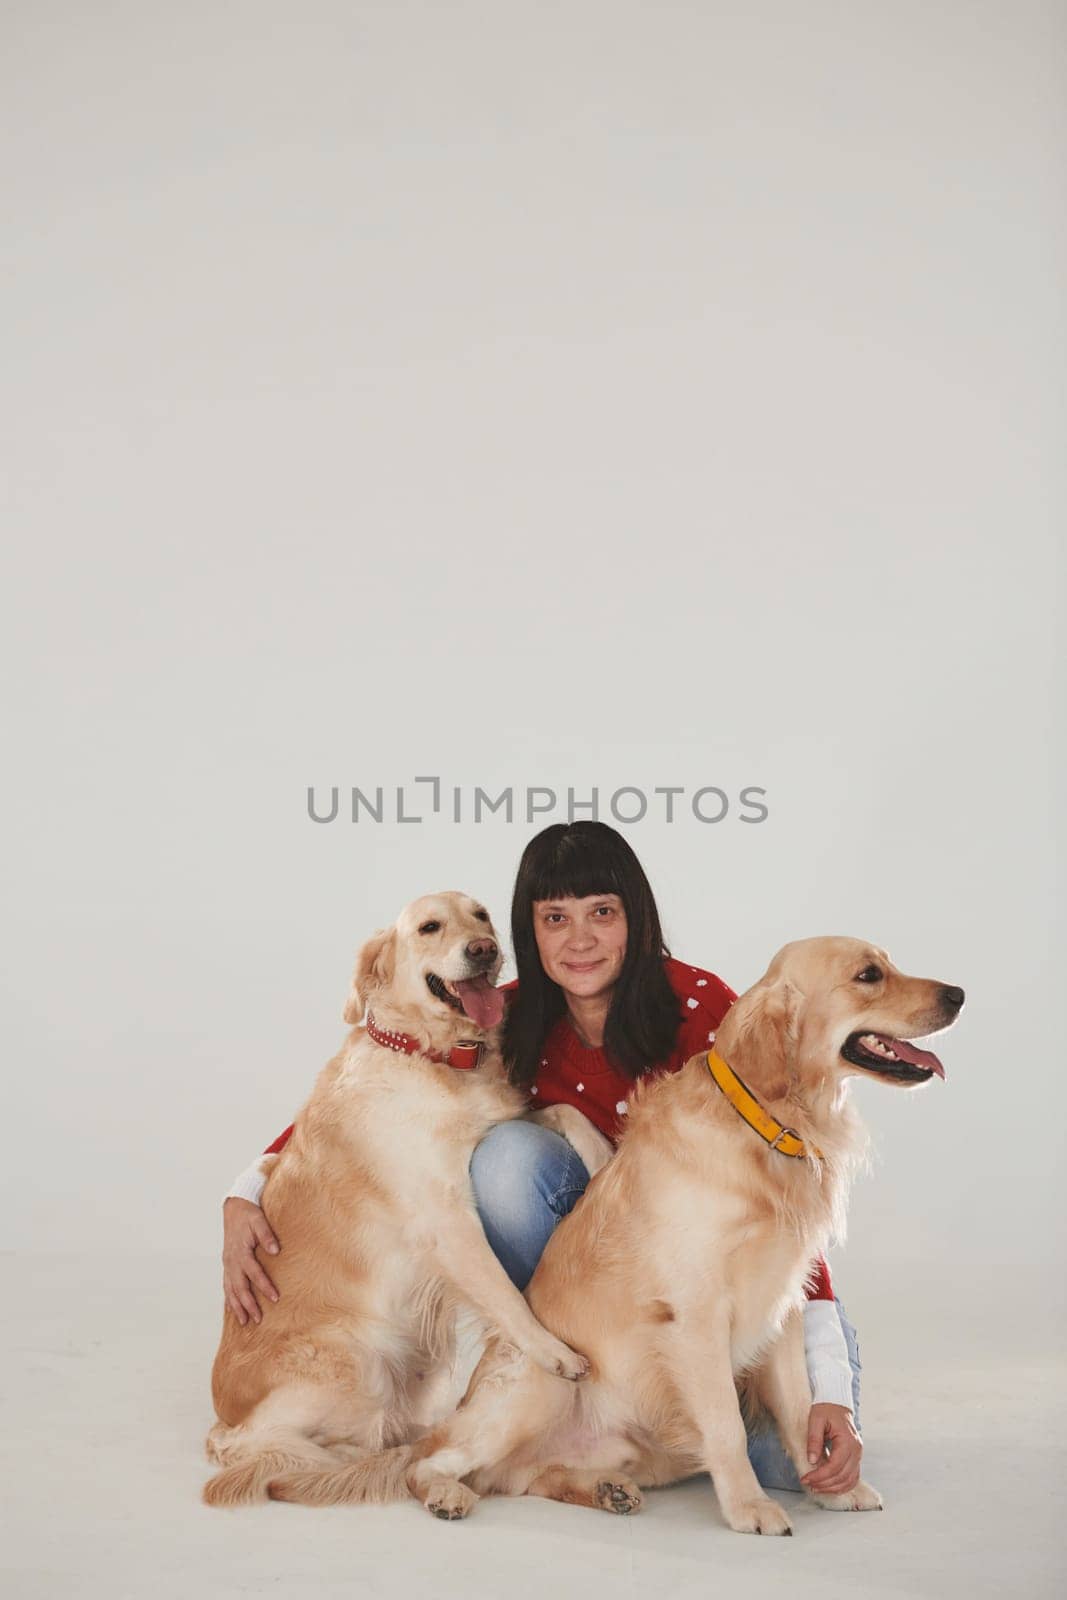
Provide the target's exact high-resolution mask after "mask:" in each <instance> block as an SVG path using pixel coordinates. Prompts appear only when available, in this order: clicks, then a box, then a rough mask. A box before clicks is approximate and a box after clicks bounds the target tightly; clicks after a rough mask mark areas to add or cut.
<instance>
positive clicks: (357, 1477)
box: [269, 1444, 411, 1506]
mask: <svg viewBox="0 0 1067 1600" xmlns="http://www.w3.org/2000/svg"><path fill="white" fill-rule="evenodd" d="M410 1461H411V1446H410V1445H407V1444H400V1445H395V1446H394V1447H393V1448H392V1449H391V1450H382V1451H380V1452H379V1453H378V1454H377V1455H369V1456H365V1457H364V1458H363V1460H362V1461H353V1462H351V1463H350V1464H348V1465H346V1466H343V1467H322V1466H318V1467H313V1466H310V1465H301V1466H297V1467H290V1468H288V1469H287V1470H285V1471H283V1472H280V1473H274V1474H272V1475H271V1476H270V1478H269V1493H270V1498H271V1499H272V1500H289V1501H292V1502H294V1503H296V1504H297V1505H302V1506H342V1505H344V1506H358V1505H383V1504H385V1503H386V1502H388V1501H391V1500H406V1499H407V1497H408V1488H407V1482H406V1473H407V1469H408V1465H409V1463H410Z"/></svg>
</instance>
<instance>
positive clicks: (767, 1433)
mask: <svg viewBox="0 0 1067 1600" xmlns="http://www.w3.org/2000/svg"><path fill="white" fill-rule="evenodd" d="M588 1182H589V1174H588V1172H587V1171H586V1170H585V1167H584V1165H583V1163H582V1162H581V1161H580V1160H579V1159H578V1157H577V1155H576V1154H575V1152H574V1150H573V1149H572V1148H571V1146H570V1145H569V1144H568V1143H567V1141H566V1139H562V1138H561V1137H560V1135H559V1134H558V1133H552V1132H551V1131H550V1130H549V1129H548V1128H539V1127H538V1126H537V1124H536V1123H535V1122H501V1123H499V1124H498V1125H497V1126H496V1127H495V1128H492V1129H491V1130H490V1131H489V1133H487V1134H486V1136H485V1138H484V1139H483V1140H482V1141H481V1143H480V1144H479V1145H478V1146H477V1147H476V1149H475V1151H474V1155H473V1156H472V1157H471V1183H472V1185H473V1187H474V1199H475V1203H476V1205H477V1207H478V1215H479V1216H480V1218H481V1220H482V1227H483V1228H484V1229H485V1236H486V1238H487V1239H488V1240H489V1243H490V1245H491V1247H492V1250H493V1254H494V1255H495V1256H496V1258H497V1260H498V1261H499V1262H500V1264H501V1266H502V1267H503V1268H504V1271H505V1272H506V1273H507V1275H508V1277H509V1278H510V1279H511V1281H512V1283H513V1284H515V1286H516V1288H518V1289H525V1287H526V1285H527V1284H528V1283H529V1281H530V1279H531V1278H532V1277H533V1273H534V1268H535V1267H536V1266H537V1263H538V1262H539V1261H540V1259H541V1252H542V1251H543V1250H544V1248H545V1245H546V1244H547V1243H548V1241H549V1238H550V1237H551V1235H552V1232H553V1230H554V1229H555V1228H556V1227H557V1226H558V1224H559V1223H560V1222H562V1220H563V1218H564V1217H565V1216H566V1215H567V1213H568V1211H571V1210H573V1208H574V1206H575V1205H576V1204H577V1202H578V1201H579V1200H580V1199H581V1197H582V1195H583V1193H584V1192H585V1186H586V1184H587V1183H588ZM836 1305H837V1312H838V1315H839V1317H840V1318H841V1328H842V1331H843V1332H844V1335H845V1343H846V1345H847V1346H848V1359H849V1364H850V1365H851V1367H852V1409H853V1415H854V1418H855V1423H856V1428H857V1430H858V1429H859V1425H860V1353H859V1345H858V1343H857V1340H856V1330H855V1328H854V1327H853V1326H852V1324H851V1322H849V1320H848V1318H847V1317H846V1316H845V1313H844V1310H843V1308H842V1305H841V1302H840V1300H837V1301H836ZM748 1458H749V1460H750V1461H751V1463H752V1466H753V1470H754V1471H755V1474H756V1477H757V1478H758V1479H759V1481H760V1483H762V1484H763V1486H764V1488H765V1489H794V1490H798V1491H799V1490H801V1483H800V1480H799V1478H798V1477H797V1473H796V1470H795V1468H794V1466H793V1463H792V1461H790V1459H789V1457H788V1456H787V1454H786V1452H785V1449H784V1447H783V1445H782V1442H781V1440H780V1439H779V1437H778V1432H777V1429H776V1428H775V1427H774V1425H773V1424H772V1423H770V1422H769V1419H768V1424H767V1426H766V1427H765V1428H764V1429H761V1431H760V1432H759V1433H756V1434H750V1435H749V1441H748Z"/></svg>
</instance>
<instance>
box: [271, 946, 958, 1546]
mask: <svg viewBox="0 0 1067 1600" xmlns="http://www.w3.org/2000/svg"><path fill="white" fill-rule="evenodd" d="M963 1000H964V995H963V990H962V989H959V988H957V987H955V986H954V985H950V984H945V983H941V982H938V981H936V980H933V979H925V978H912V977H907V976H905V975H904V974H903V973H902V972H900V971H899V970H898V969H897V968H896V967H895V966H894V965H893V963H892V962H891V961H890V959H889V957H888V955H887V954H886V953H885V951H884V950H880V949H878V948H876V947H874V946H872V945H869V944H867V943H865V942H863V941H861V940H857V939H846V938H825V939H806V940H802V941H798V942H797V943H794V944H790V945H787V946H786V947H785V948H784V949H783V950H781V951H780V952H779V953H778V955H777V956H775V958H774V960H773V961H772V963H771V965H770V967H769V969H768V971H767V973H766V974H765V975H764V977H763V978H762V979H761V980H760V981H759V983H757V984H756V985H755V986H754V987H753V988H752V989H750V990H748V992H747V993H746V994H744V995H742V996H741V998H740V999H739V1000H738V1001H737V1002H736V1003H735V1004H734V1006H733V1007H732V1008H731V1010H730V1011H729V1013H728V1014H727V1016H726V1018H725V1019H724V1021H723V1023H722V1025H721V1027H720V1029H719V1031H718V1035H717V1038H716V1041H715V1049H714V1050H712V1051H710V1052H706V1053H701V1054H699V1055H696V1056H694V1057H693V1058H692V1059H691V1060H690V1061H689V1062H688V1063H687V1064H686V1066H685V1067H684V1068H683V1069H682V1070H681V1072H679V1073H676V1074H673V1075H668V1076H662V1077H658V1078H654V1079H652V1080H651V1081H647V1080H646V1081H644V1082H642V1083H641V1084H639V1085H638V1087H637V1090H636V1092H635V1094H634V1096H633V1098H632V1100H631V1105H630V1114H629V1117H628V1125H627V1128H626V1132H625V1133H624V1135H623V1138H622V1140H621V1142H620V1145H619V1148H618V1152H617V1154H616V1155H615V1157H614V1159H613V1160H612V1161H610V1162H609V1163H608V1165H607V1166H606V1167H605V1168H604V1169H603V1171H602V1172H601V1173H600V1174H599V1175H598V1176H597V1177H596V1178H595V1179H594V1181H593V1182H592V1183H591V1185H590V1187H589V1189H588V1190H587V1191H586V1195H585V1198H584V1200H583V1201H582V1203H581V1204H580V1205H579V1206H578V1207H577V1208H576V1209H575V1210H574V1211H573V1212H572V1213H571V1215H570V1216H569V1217H567V1218H566V1219H565V1220H564V1222H563V1223H562V1224H561V1225H560V1227H559V1228H558V1229H557V1231H556V1233H555V1235H554V1236H553V1238H552V1239H551V1240H550V1242H549V1245H548V1248H547V1249H546V1250H545V1253H544V1255H543V1257H542V1260H541V1263H540V1265H539V1267H538V1269H537V1271H536V1273H535V1274H534V1277H533V1280H532V1281H531V1283H530V1285H529V1288H528V1290H527V1297H528V1299H529V1302H530V1307H531V1310H532V1311H533V1312H534V1314H535V1315H536V1316H537V1317H538V1319H539V1320H540V1321H541V1322H542V1323H543V1325H544V1326H545V1327H546V1328H549V1329H551V1330H552V1331H553V1332H554V1333H555V1334H556V1336H557V1337H558V1338H560V1339H562V1340H564V1341H565V1342H567V1343H568V1344H570V1345H571V1346H573V1347H574V1348H577V1349H580V1350H581V1351H583V1353H584V1354H585V1355H586V1356H587V1357H588V1359H589V1361H590V1374H589V1377H588V1378H587V1380H586V1381H585V1382H584V1383H583V1384H580V1385H578V1386H574V1385H572V1384H565V1383H563V1382H561V1381H560V1380H559V1379H557V1378H553V1377H552V1376H550V1375H549V1374H548V1373H546V1372H544V1371H543V1370H541V1369H540V1368H538V1367H536V1365H535V1364H534V1363H532V1362H531V1361H530V1360H529V1359H528V1358H526V1357H524V1356H523V1355H522V1354H521V1353H520V1352H519V1351H517V1350H516V1349H515V1347H514V1346H513V1345H511V1344H509V1343H507V1342H506V1341H505V1340H502V1339H495V1340H492V1341H490V1344H489V1346H488V1348H487V1350H486V1353H485V1355H484V1357H483V1359H482V1361H481V1363H480V1365H479V1367H478V1368H477V1370H476V1371H475V1374H474V1376H473V1378H472V1380H471V1385H470V1388H469V1390H468V1393H467V1397H466V1399H465V1401H464V1403H463V1406H462V1407H461V1408H460V1410H459V1411H458V1412H456V1413H455V1415H454V1416H453V1417H451V1418H450V1419H448V1420H447V1421H446V1422H445V1423H443V1424H442V1425H441V1426H440V1427H438V1428H435V1429H434V1430H433V1431H432V1433H431V1434H430V1435H429V1436H428V1437H427V1438H426V1439H424V1440H422V1441H420V1442H419V1443H418V1444H416V1445H415V1446H414V1447H411V1448H410V1452H409V1459H408V1465H407V1468H406V1477H407V1484H408V1488H409V1490H410V1492H411V1493H412V1494H413V1495H415V1496H416V1498H418V1499H419V1500H421V1501H422V1502H423V1504H425V1505H426V1507H427V1508H428V1509H429V1510H430V1511H432V1512H433V1513H434V1515H436V1516H439V1517H443V1518H449V1519H451V1518H455V1517H462V1516H465V1515H466V1514H467V1512H468V1511H470V1509H471V1508H472V1507H473V1505H474V1504H475V1502H476V1501H477V1499H478V1496H479V1494H486V1493H496V1494H534V1495H541V1496H547V1497H549V1498H552V1499H558V1500H565V1501H568V1502H571V1503H576V1504H582V1505H589V1506H595V1507H599V1508H600V1509H602V1510H606V1511H613V1512H617V1513H618V1512H623V1513H625V1512H631V1511H635V1510H637V1509H638V1507H639V1506H640V1503H641V1489H642V1488H645V1487H648V1486H651V1485H656V1484H665V1483H670V1482H673V1481H675V1480H678V1479H681V1478H687V1477H691V1476H692V1475H693V1474H695V1473H697V1472H700V1471H706V1472H708V1473H709V1474H710V1475H711V1478H712V1482H713V1484H714V1487H715V1491H716V1495H717V1497H718V1502H719V1506H720V1509H721V1511H722V1514H723V1517H724V1518H725V1521H726V1522H727V1524H728V1525H729V1527H731V1528H732V1529H734V1530H736V1531H737V1532H741V1533H764V1534H789V1533H791V1532H792V1529H791V1527H790V1523H789V1519H788V1517H787V1516H786V1514H785V1512H784V1511H783V1509H782V1508H781V1506H779V1505H778V1504H777V1503H776V1502H775V1501H773V1500H771V1499H770V1498H769V1497H768V1496H767V1495H766V1494H765V1492H764V1490H763V1489H762V1487H761V1486H760V1484H759V1483H758V1481H757V1479H756V1477H755V1475H754V1473H753V1471H752V1468H751V1466H750V1464H749V1461H748V1457H747V1453H746V1435H745V1426H744V1422H743V1420H742V1410H741V1405H742V1404H743V1405H744V1406H745V1407H746V1408H752V1409H753V1410H755V1411H759V1410H763V1411H766V1412H767V1413H769V1414H770V1415H771V1416H772V1417H773V1418H774V1420H775V1422H776V1423H777V1427H778V1431H779V1433H780V1435H781V1437H782V1439H783V1442H784V1443H785V1445H786V1448H787V1449H788V1451H789V1453H790V1455H791V1457H792V1459H793V1460H794V1462H795V1464H796V1466H797V1470H798V1472H799V1473H800V1474H801V1475H803V1474H804V1473H806V1472H807V1470H808V1462H807V1459H806V1443H807V1433H806V1423H807V1416H808V1410H809V1406H810V1391H809V1386H808V1378H807V1372H806V1369H805V1365H804V1352H803V1335H802V1331H801V1308H802V1305H803V1297H804V1288H803V1286H804V1282H805V1277H806V1275H807V1273H808V1271H809V1269H810V1267H811V1263H812V1261H813V1260H814V1258H815V1257H816V1256H817V1255H819V1254H820V1252H822V1251H823V1250H825V1248H826V1246H827V1244H828V1242H829V1239H830V1237H831V1235H834V1236H836V1237H837V1238H839V1239H840V1238H842V1237H843V1236H844V1232H845V1213H846V1207H847V1201H848V1194H849V1188H850V1185H851V1182H852V1179H853V1176H854V1173H855V1171H856V1169H857V1166H858V1165H859V1163H860V1161H861V1160H862V1157H863V1154H864V1150H865V1146H866V1134H865V1132H864V1129H863V1127H862V1124H861V1122H860V1120H859V1117H858V1116H857V1113H856V1111H855V1109H854V1107H853V1106H852V1104H851V1101H850V1097H849V1079H850V1078H852V1077H855V1076H864V1077H872V1078H876V1079H878V1080H879V1081H880V1082H883V1083H888V1084H891V1085H896V1086H898V1087H914V1086H916V1085H919V1084H921V1083H925V1082H928V1081H929V1080H930V1079H931V1078H932V1077H934V1076H939V1077H944V1070H943V1068H942V1066H941V1063H940V1061H939V1060H938V1058H937V1057H936V1056H935V1055H934V1054H933V1052H932V1051H930V1050H928V1049H926V1048H925V1047H922V1046H919V1045H917V1044H915V1043H914V1042H913V1041H914V1040H915V1039H916V1037H917V1036H920V1035H926V1034H930V1033H937V1032H940V1031H942V1030H943V1029H945V1028H947V1027H950V1026H951V1025H952V1024H953V1023H954V1022H955V1020H956V1018H957V1016H958V1014H959V1012H960V1009H961V1007H962V1005H963ZM739 1400H740V1403H739ZM396 1469H397V1463H396V1462H395V1461H392V1462H391V1463H390V1464H389V1470H390V1472H391V1473H392V1474H393V1477H394V1481H395V1475H396ZM373 1477H374V1474H373V1472H364V1473H363V1474H361V1489H360V1492H359V1494H358V1495H353V1496H352V1497H351V1498H363V1497H364V1495H365V1491H368V1490H370V1489H371V1487H372V1483H373ZM272 1492H278V1493H279V1495H280V1497H282V1498H286V1499H291V1498H293V1499H298V1498H301V1494H300V1493H299V1485H297V1484H295V1483H290V1484H286V1483H284V1482H281V1483H278V1484H277V1485H274V1486H272ZM368 1497H369V1496H368ZM813 1498H814V1499H815V1500H816V1501H817V1502H818V1503H819V1504H820V1505H822V1506H824V1507H826V1508H827V1509H828V1510H834V1511H846V1510H847V1511H868V1510H875V1509H879V1508H880V1507H881V1498H880V1496H879V1495H878V1493H877V1491H876V1490H874V1489H872V1488H871V1486H870V1485H869V1484H867V1483H864V1482H863V1481H860V1482H859V1483H858V1484H857V1485H856V1487H855V1488H854V1489H852V1490H850V1491H849V1492H847V1493H844V1494H835V1495H819V1494H815V1495H814V1496H813Z"/></svg>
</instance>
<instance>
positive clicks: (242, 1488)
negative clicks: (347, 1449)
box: [203, 1430, 338, 1506]
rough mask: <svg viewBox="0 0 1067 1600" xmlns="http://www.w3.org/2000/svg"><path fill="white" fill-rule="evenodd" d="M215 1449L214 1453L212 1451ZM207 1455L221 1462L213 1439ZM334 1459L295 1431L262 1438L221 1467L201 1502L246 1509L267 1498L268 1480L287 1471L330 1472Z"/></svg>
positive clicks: (219, 1452)
mask: <svg viewBox="0 0 1067 1600" xmlns="http://www.w3.org/2000/svg"><path fill="white" fill-rule="evenodd" d="M212 1446H214V1450H212ZM208 1450H209V1454H211V1453H214V1456H215V1459H216V1460H220V1459H222V1455H221V1451H220V1450H219V1448H218V1444H217V1442H216V1441H215V1440H212V1439H210V1438H209V1441H208ZM337 1464H338V1463H337V1457H336V1456H334V1455H331V1454H330V1452H329V1451H328V1450H324V1449H323V1448H322V1447H321V1445H317V1444H314V1443H313V1442H312V1441H311V1440H310V1439H308V1438H306V1437H305V1435H303V1434H301V1433H297V1432H296V1431H295V1430H294V1431H292V1432H286V1433H284V1434H283V1433H275V1434H273V1436H270V1437H262V1438H261V1439H260V1442H259V1446H258V1448H257V1447H256V1445H255V1444H254V1443H251V1441H250V1445H249V1448H248V1450H247V1453H243V1454H242V1455H241V1456H240V1457H239V1459H238V1460H236V1461H235V1462H234V1463H233V1465H232V1466H228V1467H223V1469H222V1471H221V1472H217V1473H216V1474H215V1476H214V1477H213V1478H209V1479H208V1481H207V1483H205V1485H204V1490H203V1500H204V1504H205V1505H208V1506H247V1505H254V1504H255V1503H256V1502H257V1501H266V1500H269V1499H270V1494H269V1492H268V1490H269V1485H270V1483H271V1480H272V1479H274V1478H278V1477H281V1476H282V1475H283V1474H285V1473H290V1472H297V1473H299V1472H311V1471H314V1470H315V1469H317V1470H318V1471H319V1472H329V1470H330V1469H331V1468H332V1467H336V1466H337Z"/></svg>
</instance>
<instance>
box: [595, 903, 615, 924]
mask: <svg viewBox="0 0 1067 1600" xmlns="http://www.w3.org/2000/svg"><path fill="white" fill-rule="evenodd" d="M614 910H615V907H614V906H597V908H596V912H595V915H596V916H598V917H599V918H600V920H601V921H602V922H603V921H605V919H606V918H608V917H610V916H611V915H612V913H613V912H614Z"/></svg>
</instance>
